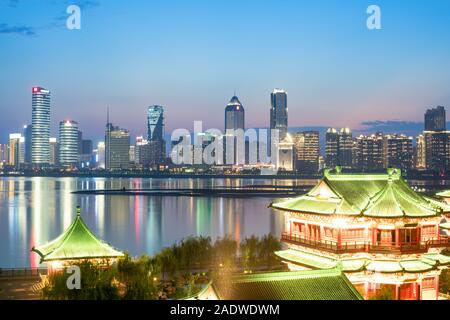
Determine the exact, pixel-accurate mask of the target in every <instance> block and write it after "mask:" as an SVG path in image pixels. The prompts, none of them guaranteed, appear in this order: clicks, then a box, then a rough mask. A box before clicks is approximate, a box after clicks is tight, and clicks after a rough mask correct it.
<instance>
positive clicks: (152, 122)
mask: <svg viewBox="0 0 450 320" xmlns="http://www.w3.org/2000/svg"><path fill="white" fill-rule="evenodd" d="M147 131H148V134H147V136H148V143H149V145H150V149H151V153H150V164H151V165H159V164H161V163H163V162H164V160H165V158H166V143H165V137H164V135H165V121H164V108H163V107H162V106H158V105H153V106H150V107H148V110H147Z"/></svg>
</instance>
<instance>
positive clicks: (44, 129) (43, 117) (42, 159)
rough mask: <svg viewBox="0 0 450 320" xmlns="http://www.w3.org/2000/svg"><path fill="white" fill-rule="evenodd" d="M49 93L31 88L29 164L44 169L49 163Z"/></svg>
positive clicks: (41, 89) (37, 88) (42, 89)
mask: <svg viewBox="0 0 450 320" xmlns="http://www.w3.org/2000/svg"><path fill="white" fill-rule="evenodd" d="M49 139H50V91H49V90H46V89H44V88H41V87H33V88H32V129H31V162H32V163H33V166H35V167H39V168H42V167H45V166H46V165H47V164H49V162H50V145H49Z"/></svg>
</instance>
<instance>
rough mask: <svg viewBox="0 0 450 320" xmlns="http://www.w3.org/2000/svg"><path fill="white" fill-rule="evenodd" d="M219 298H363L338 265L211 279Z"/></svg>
mask: <svg viewBox="0 0 450 320" xmlns="http://www.w3.org/2000/svg"><path fill="white" fill-rule="evenodd" d="M213 287H214V290H215V292H216V293H217V296H218V297H219V298H220V299H221V300H362V299H363V298H362V296H361V295H360V294H359V292H358V291H357V290H356V289H355V287H354V286H353V285H352V284H351V282H350V281H349V280H348V278H347V277H346V276H345V274H344V273H342V271H341V270H339V269H336V268H335V269H329V270H306V271H295V272H269V273H255V274H246V275H239V276H234V277H231V279H229V280H227V281H216V282H213Z"/></svg>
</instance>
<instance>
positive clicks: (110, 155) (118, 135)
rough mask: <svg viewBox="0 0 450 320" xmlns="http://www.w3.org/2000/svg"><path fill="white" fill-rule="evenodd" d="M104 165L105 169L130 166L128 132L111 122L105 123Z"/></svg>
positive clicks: (125, 168) (118, 168)
mask: <svg viewBox="0 0 450 320" xmlns="http://www.w3.org/2000/svg"><path fill="white" fill-rule="evenodd" d="M105 167H106V169H107V170H127V169H129V168H130V132H129V131H128V130H125V129H121V128H119V127H115V126H113V125H112V123H108V124H107V125H106V135H105Z"/></svg>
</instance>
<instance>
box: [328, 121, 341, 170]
mask: <svg viewBox="0 0 450 320" xmlns="http://www.w3.org/2000/svg"><path fill="white" fill-rule="evenodd" d="M338 154H339V133H338V131H337V130H336V129H335V128H329V129H328V130H327V133H326V134H325V166H326V167H327V168H331V169H334V168H335V167H336V166H337V165H338V162H339V160H338Z"/></svg>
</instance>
